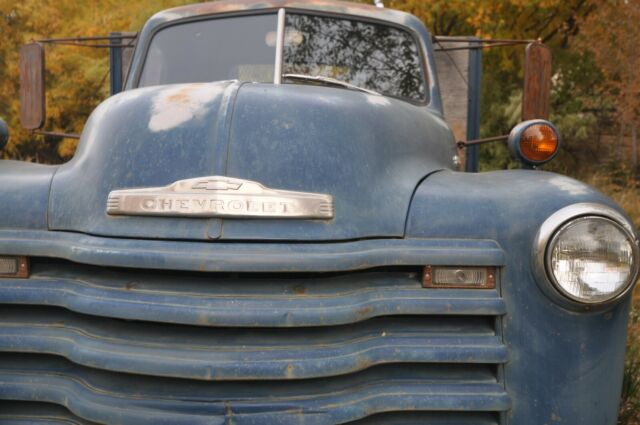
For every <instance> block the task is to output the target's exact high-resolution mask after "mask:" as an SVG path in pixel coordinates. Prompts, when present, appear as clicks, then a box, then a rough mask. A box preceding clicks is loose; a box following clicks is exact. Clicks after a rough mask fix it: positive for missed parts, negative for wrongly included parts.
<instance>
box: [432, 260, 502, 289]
mask: <svg viewBox="0 0 640 425" xmlns="http://www.w3.org/2000/svg"><path fill="white" fill-rule="evenodd" d="M422 286H423V287H425V288H467V289H493V288H495V287H496V268H495V267H451V266H426V267H425V268H424V272H423V273H422Z"/></svg>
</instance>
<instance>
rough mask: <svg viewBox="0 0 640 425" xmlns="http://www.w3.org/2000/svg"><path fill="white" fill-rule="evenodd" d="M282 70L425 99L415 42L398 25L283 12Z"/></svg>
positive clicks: (392, 94) (385, 92)
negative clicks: (284, 23) (392, 25)
mask: <svg viewBox="0 0 640 425" xmlns="http://www.w3.org/2000/svg"><path fill="white" fill-rule="evenodd" d="M283 53H284V66H283V68H284V73H291V74H307V75H320V76H324V77H331V78H336V79H339V80H342V81H346V82H348V83H351V84H354V85H356V86H358V87H363V88H367V89H370V90H374V91H377V92H379V93H384V94H387V95H391V96H398V97H405V98H410V99H414V100H424V99H425V97H426V96H425V85H424V81H423V78H422V71H421V66H420V55H419V53H418V46H417V45H416V43H415V41H414V39H413V38H412V37H411V35H409V34H408V33H406V32H405V31H401V30H399V29H396V28H393V27H389V26H385V25H377V24H371V23H366V22H358V21H349V20H346V19H335V18H327V17H320V16H309V15H295V14H290V15H287V32H286V37H285V47H284V52H283Z"/></svg>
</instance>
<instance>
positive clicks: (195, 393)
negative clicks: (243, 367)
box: [0, 355, 510, 425]
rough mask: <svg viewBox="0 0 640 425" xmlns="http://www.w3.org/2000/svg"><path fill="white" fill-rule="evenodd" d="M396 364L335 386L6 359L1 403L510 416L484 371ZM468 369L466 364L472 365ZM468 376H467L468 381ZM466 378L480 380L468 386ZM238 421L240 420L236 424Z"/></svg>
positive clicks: (172, 411) (170, 413)
mask: <svg viewBox="0 0 640 425" xmlns="http://www.w3.org/2000/svg"><path fill="white" fill-rule="evenodd" d="M407 366H408V365H405V366H404V367H398V366H393V365H392V366H389V367H381V368H372V369H369V370H367V371H364V372H361V373H358V374H355V375H345V376H343V377H340V378H336V379H332V380H331V381H324V380H307V381H298V383H297V384H295V385H290V384H288V383H287V384H285V383H282V382H281V381H276V382H271V383H261V384H258V385H256V386H253V385H252V386H247V385H242V383H229V382H226V383H208V382H201V383H199V384H198V385H196V384H197V383H192V384H188V385H187V384H186V383H185V382H180V381H181V380H171V379H159V378H151V377H148V378H144V377H141V376H135V375H125V374H114V373H110V372H100V371H96V370H93V369H88V368H84V367H80V366H77V365H73V364H72V363H69V362H67V361H64V360H62V359H59V358H54V357H48V356H42V355H40V356H33V357H31V356H25V355H22V356H19V357H18V356H7V355H3V356H0V398H3V399H13V400H33V399H37V400H39V401H43V402H49V403H56V404H62V405H66V406H67V407H68V408H69V409H70V410H71V411H72V412H73V413H74V414H76V415H77V416H80V417H82V418H85V419H87V420H90V421H95V422H99V423H114V424H115V423H118V424H140V425H144V424H158V425H162V424H173V425H177V424H183V423H184V424H208V425H209V424H212V423H219V424H227V423H238V424H253V423H256V424H257V423H278V424H302V423H304V424H305V425H308V424H338V423H344V422H349V421H354V420H357V419H360V418H364V417H366V416H369V415H373V414H375V413H382V412H391V411H399V410H418V411H443V410H451V411H458V412H463V411H504V410H506V409H508V408H509V406H510V402H509V397H508V396H507V395H506V393H505V392H504V387H503V386H502V385H501V384H497V383H495V381H494V380H493V379H494V378H493V374H492V373H488V372H486V371H485V372H483V371H482V369H480V368H478V369H475V370H474V369H473V368H471V369H467V370H468V372H470V374H466V373H464V372H463V370H462V369H461V368H455V367H452V368H449V367H447V366H441V367H440V368H437V369H434V368H431V367H426V368H421V367H420V366H419V365H415V366H414V367H412V368H407ZM465 367H466V366H465ZM463 373H464V375H463ZM462 376H471V377H475V378H476V379H477V381H475V382H474V380H473V378H472V379H471V380H470V381H466V380H465V379H463V378H462ZM231 417H233V419H234V421H237V422H229V421H228V419H229V418H231Z"/></svg>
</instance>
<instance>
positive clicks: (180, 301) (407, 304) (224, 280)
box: [0, 264, 506, 327]
mask: <svg viewBox="0 0 640 425" xmlns="http://www.w3.org/2000/svg"><path fill="white" fill-rule="evenodd" d="M31 276H32V278H31V279H28V280H24V279H13V280H8V279H5V280H3V282H2V285H0V302H1V303H5V304H16V305H21V304H25V305H49V306H58V307H63V308H65V309H67V310H71V311H75V312H78V313H84V314H92V315H96V316H104V317H115V318H120V319H128V320H143V321H152V322H161V323H175V324H185V325H199V326H213V325H217V326H254V327H292V326H317V325H319V324H321V325H323V326H329V325H342V324H346V323H356V322H360V321H364V320H367V319H371V318H374V317H382V316H407V315H417V314H425V315H426V314H428V315H442V314H455V315H462V316H469V315H476V316H487V315H501V314H504V312H505V311H506V309H505V305H504V302H503V301H502V300H501V299H500V297H499V296H498V294H497V292H496V291H477V290H459V289H456V290H447V289H439V290H437V291H425V290H424V289H423V288H422V287H421V286H420V283H419V282H417V281H416V278H415V274H412V273H409V272H406V271H405V272H401V271H394V272H385V273H381V272H366V273H359V274H347V275H339V276H333V277H331V278H327V279H320V278H314V277H300V278H298V279H291V278H286V277H264V276H263V277H254V278H247V279H244V280H242V281H238V279H235V278H233V277H232V276H226V275H222V276H218V277H216V278H215V280H214V281H215V283H216V285H215V286H211V285H210V283H211V281H212V279H210V278H208V277H204V276H192V277H190V278H189V279H183V280H180V282H176V281H175V279H172V278H171V277H166V276H163V275H162V274H157V273H152V274H151V273H150V274H145V275H143V276H141V275H139V274H134V273H126V272H105V271H104V270H102V269H100V268H95V267H87V266H80V265H76V264H68V265H64V266H62V265H61V266H57V267H51V266H47V265H42V266H36V267H35V268H34V269H33V271H32V274H31ZM266 288H268V290H269V297H268V299H265V291H266ZM230 299H233V300H234V302H233V303H231V304H230V303H229V300H230ZM450 299H455V303H451V302H449V300H450ZM283 312H286V314H283Z"/></svg>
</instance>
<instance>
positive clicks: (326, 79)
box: [282, 74, 382, 96]
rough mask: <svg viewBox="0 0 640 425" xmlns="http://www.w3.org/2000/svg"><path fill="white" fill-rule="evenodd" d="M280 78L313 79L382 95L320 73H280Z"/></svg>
mask: <svg viewBox="0 0 640 425" xmlns="http://www.w3.org/2000/svg"><path fill="white" fill-rule="evenodd" d="M282 78H285V79H288V80H301V81H314V82H317V83H324V84H329V85H332V86H338V87H344V88H347V89H351V90H358V91H363V92H365V93H369V94H375V95H376V96H382V95H381V94H380V93H378V92H376V91H373V90H369V89H365V88H362V87H358V86H355V85H353V84H349V83H347V82H345V81H340V80H336V79H335V78H331V77H323V76H321V75H305V74H282Z"/></svg>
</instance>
